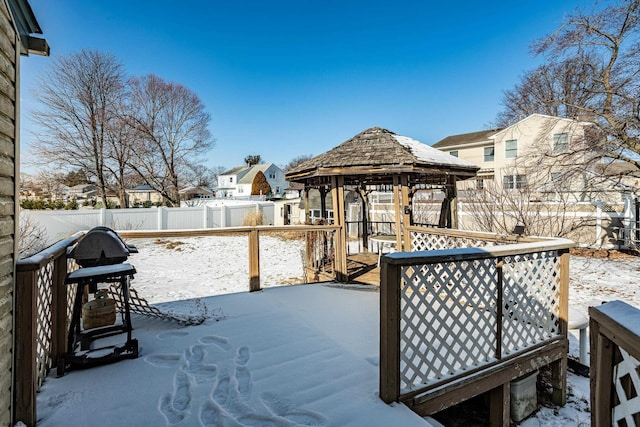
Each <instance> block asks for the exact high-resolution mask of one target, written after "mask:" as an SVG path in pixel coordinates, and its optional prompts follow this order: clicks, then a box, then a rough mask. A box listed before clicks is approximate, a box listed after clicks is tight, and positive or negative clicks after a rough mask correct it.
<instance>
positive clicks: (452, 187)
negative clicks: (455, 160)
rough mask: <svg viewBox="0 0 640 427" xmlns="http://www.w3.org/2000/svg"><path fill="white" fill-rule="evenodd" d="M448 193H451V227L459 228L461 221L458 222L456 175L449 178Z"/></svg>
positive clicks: (449, 222)
mask: <svg viewBox="0 0 640 427" xmlns="http://www.w3.org/2000/svg"><path fill="white" fill-rule="evenodd" d="M447 183H448V186H447V193H449V196H448V197H449V201H450V204H449V221H447V222H448V224H450V225H449V227H450V228H453V229H458V228H460V227H459V225H460V224H459V223H458V189H457V188H456V177H455V176H451V175H450V176H449V177H448V178H447Z"/></svg>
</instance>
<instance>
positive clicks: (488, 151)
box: [484, 147, 494, 162]
mask: <svg viewBox="0 0 640 427" xmlns="http://www.w3.org/2000/svg"><path fill="white" fill-rule="evenodd" d="M493 156H494V148H493V147H484V161H485V162H493Z"/></svg>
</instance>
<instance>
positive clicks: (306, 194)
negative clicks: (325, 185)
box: [304, 186, 311, 224]
mask: <svg viewBox="0 0 640 427" xmlns="http://www.w3.org/2000/svg"><path fill="white" fill-rule="evenodd" d="M309 207H310V206H309V187H307V186H305V187H304V223H305V224H311V212H310V211H309Z"/></svg>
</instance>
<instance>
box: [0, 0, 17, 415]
mask: <svg viewBox="0 0 640 427" xmlns="http://www.w3.org/2000/svg"><path fill="white" fill-rule="evenodd" d="M16 40H17V36H16V31H15V29H14V25H13V20H12V18H11V13H10V12H9V10H8V9H7V4H6V2H4V1H2V2H0V425H2V426H8V425H11V404H12V403H11V402H12V398H11V396H12V390H11V389H12V363H13V362H12V355H13V284H14V283H15V280H14V268H15V246H14V236H15V226H14V224H15V222H14V218H15V189H16V182H15V181H16V169H17V168H16V161H17V159H16V152H17V151H16V85H17V82H16V75H17V70H16Z"/></svg>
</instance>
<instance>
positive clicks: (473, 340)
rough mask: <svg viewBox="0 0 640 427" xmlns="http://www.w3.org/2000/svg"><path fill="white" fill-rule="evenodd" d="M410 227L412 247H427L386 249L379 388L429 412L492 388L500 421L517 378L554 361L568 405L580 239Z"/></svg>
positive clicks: (387, 397) (557, 390) (557, 396)
mask: <svg viewBox="0 0 640 427" xmlns="http://www.w3.org/2000/svg"><path fill="white" fill-rule="evenodd" d="M408 232H409V233H410V238H411V243H412V247H418V248H421V249H427V250H423V251H418V252H410V253H409V252H405V253H402V252H397V253H394V254H389V255H387V256H384V257H383V258H382V271H381V283H380V286H381V290H380V292H381V294H380V397H381V398H382V399H383V400H384V401H385V402H393V401H400V402H403V403H405V404H407V405H408V406H409V407H411V408H412V409H413V410H414V411H416V412H418V413H420V414H422V415H430V414H433V413H436V412H439V411H441V410H443V409H446V408H447V407H449V406H453V405H454V404H457V403H460V402H462V401H464V400H466V399H469V398H471V397H474V396H476V395H478V394H480V393H484V392H491V393H490V402H492V405H491V414H492V415H491V416H492V419H493V420H494V421H496V420H498V421H496V422H497V423H498V424H501V425H502V424H504V422H505V407H506V408H508V395H509V391H508V390H509V383H510V381H512V380H513V379H516V378H519V377H521V376H523V375H526V374H528V373H530V372H533V371H535V370H536V369H538V368H539V367H541V366H545V365H549V364H551V365H552V369H553V373H554V375H553V378H554V379H553V388H554V400H555V401H556V402H557V403H559V404H564V402H565V400H566V363H567V359H566V356H567V349H568V341H567V313H568V284H569V273H568V272H569V264H568V263H569V248H570V247H572V246H573V242H571V241H569V240H564V239H556V240H548V241H539V240H538V241H534V240H533V239H526V242H527V243H520V242H517V241H516V239H515V237H514V238H510V240H511V243H513V244H507V245H504V244H502V245H501V244H500V243H502V242H504V241H505V240H509V239H505V237H504V236H502V237H501V236H495V235H489V234H476V233H467V232H459V231H455V230H443V229H431V228H422V229H421V228H416V227H411V228H409V229H408ZM474 245H475V246H484V248H480V247H472V246H474ZM505 400H506V402H507V403H506V406H505ZM506 420H507V422H508V409H506Z"/></svg>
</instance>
